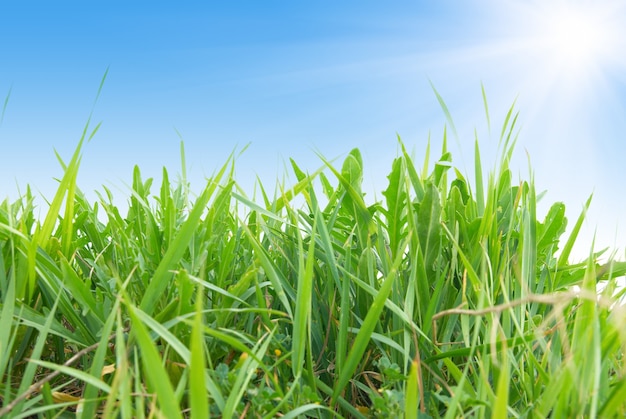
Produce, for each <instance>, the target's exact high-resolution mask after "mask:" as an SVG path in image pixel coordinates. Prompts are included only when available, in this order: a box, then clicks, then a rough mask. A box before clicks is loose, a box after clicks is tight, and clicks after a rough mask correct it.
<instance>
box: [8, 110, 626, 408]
mask: <svg viewBox="0 0 626 419" xmlns="http://www.w3.org/2000/svg"><path fill="white" fill-rule="evenodd" d="M516 120H517V115H516V114H515V112H514V110H513V109H511V110H510V111H509V113H508V115H507V117H506V119H505V121H504V122H503V124H502V127H501V129H499V130H498V132H501V139H500V144H501V146H500V147H501V150H500V152H501V157H500V159H499V161H498V162H497V163H496V164H494V165H493V169H489V170H486V169H484V167H485V166H484V165H483V163H482V162H481V159H480V152H479V147H478V143H477V144H476V153H475V169H474V173H473V174H472V177H473V178H475V182H473V184H470V182H468V180H467V179H466V175H464V174H462V173H461V172H460V171H458V170H457V169H455V168H454V165H453V164H452V157H451V154H450V153H449V152H448V150H447V147H446V138H445V137H444V139H443V141H442V142H441V155H440V156H439V157H438V158H436V159H434V160H433V161H431V159H430V157H429V156H430V152H431V150H430V149H429V150H425V153H424V156H425V158H424V160H423V162H422V161H420V163H419V164H420V165H421V166H418V163H416V162H415V161H414V160H413V159H412V158H411V157H410V156H409V155H408V154H407V152H406V151H405V148H404V146H403V145H402V143H400V146H401V150H402V152H401V153H400V154H399V156H398V158H397V159H396V160H395V161H394V162H393V165H392V167H391V168H390V172H389V176H388V186H387V187H386V189H385V190H384V191H383V194H382V196H383V198H382V199H381V201H380V202H376V203H373V204H369V205H368V204H367V203H366V201H365V200H364V194H363V191H362V189H361V187H362V184H361V182H362V176H363V170H364V168H363V164H362V159H361V155H360V152H359V151H358V150H356V149H355V150H352V151H351V152H350V153H349V154H348V156H347V158H346V159H345V161H344V162H343V164H341V167H339V166H334V165H332V164H331V163H329V162H327V161H326V160H324V159H323V158H321V159H320V165H321V166H322V169H320V170H319V171H316V172H315V173H311V174H309V173H304V172H303V171H302V170H300V168H299V167H298V165H297V164H296V162H293V161H291V165H292V168H293V173H294V175H295V177H296V179H297V182H296V183H295V184H294V185H277V186H275V187H274V186H272V190H268V189H267V188H266V185H258V194H257V196H256V197H249V196H246V194H245V193H244V191H242V190H241V189H240V188H239V187H238V185H237V183H236V180H235V179H234V176H233V173H234V167H235V162H234V160H233V158H231V159H229V160H228V161H226V162H225V164H224V166H223V167H221V168H220V169H218V170H217V171H216V172H215V174H214V175H213V176H212V177H211V178H210V179H207V182H206V186H205V187H204V189H203V190H200V191H191V190H190V188H189V186H188V183H187V180H186V178H185V169H184V168H185V159H184V150H183V148H182V145H181V157H182V165H183V171H182V174H181V176H180V180H179V181H177V182H173V181H172V180H171V179H170V175H169V174H168V172H167V171H166V170H165V169H164V170H163V177H162V183H161V184H160V185H158V186H156V185H152V180H151V179H143V178H142V176H141V173H140V169H139V168H136V169H135V171H134V173H133V174H132V193H130V194H129V197H128V209H127V212H126V213H125V214H122V213H121V211H120V208H118V207H117V206H115V205H114V204H113V196H112V193H111V192H110V191H109V190H108V189H106V188H103V189H102V190H101V191H100V192H99V197H100V198H99V199H98V200H97V202H89V201H88V200H87V199H86V198H85V196H84V194H83V193H82V192H81V190H80V189H79V187H78V185H77V184H76V178H77V173H78V170H79V163H80V160H81V150H82V146H83V144H84V142H85V141H88V140H89V139H90V138H91V136H93V134H95V130H94V131H93V132H92V131H90V130H88V129H87V128H86V129H85V135H84V136H83V138H82V139H81V140H80V142H79V144H78V146H77V148H76V151H75V153H74V155H73V156H72V157H71V159H70V160H69V161H63V160H61V159H59V160H60V161H61V164H62V166H63V168H64V175H63V177H62V178H61V179H60V181H59V187H58V191H57V193H56V195H55V196H54V197H52V199H51V200H50V201H49V205H47V207H46V208H45V210H44V216H42V217H41V219H40V218H39V217H37V216H35V211H36V208H35V206H34V197H33V195H32V193H31V191H30V190H26V191H25V193H24V195H23V196H22V197H21V198H20V199H18V200H17V201H15V202H9V201H8V200H5V201H4V202H2V204H1V205H0V297H1V298H0V301H1V305H0V417H7V418H10V417H15V418H26V417H36V416H39V417H46V418H53V417H82V418H92V417H95V416H101V417H107V418H110V417H124V418H130V417H137V418H141V417H163V418H180V417H191V418H204V417H215V418H218V417H224V418H232V417H252V418H255V417H259V418H273V417H283V418H295V417H319V418H325V417H383V418H395V417H406V418H418V417H420V418H427V417H433V418H437V417H446V418H453V417H466V416H467V417H479V418H482V417H499V418H503V417H528V418H535V417H537V418H544V417H552V418H562V417H603V418H607V417H615V416H624V415H626V375H625V373H626V369H625V368H626V367H625V365H624V359H623V354H624V350H625V348H626V311H625V309H624V306H623V305H622V304H621V303H619V300H620V299H621V298H622V297H623V294H624V292H625V291H624V289H623V288H620V287H619V286H618V285H617V281H616V278H618V277H620V276H623V275H624V274H625V273H626V263H625V262H610V261H609V262H608V263H606V264H602V265H600V264H598V263H597V262H596V260H597V258H598V256H599V255H597V254H593V253H592V243H589V249H590V256H589V259H588V261H587V262H586V263H580V264H570V263H569V262H568V259H569V255H570V252H571V250H572V247H573V245H574V243H575V241H576V239H577V234H578V231H579V229H580V227H581V223H582V220H583V217H584V212H583V214H581V215H580V216H578V217H577V218H573V227H572V228H571V233H570V234H569V236H567V237H563V235H564V232H565V228H566V223H567V219H566V213H565V206H564V205H563V204H562V203H555V204H554V205H552V206H551V207H550V209H549V211H548V212H547V215H546V216H545V218H544V217H541V219H538V218H537V213H536V204H537V200H538V197H537V194H536V190H535V185H534V183H533V180H532V179H530V180H521V181H519V180H517V179H514V178H513V176H512V173H511V171H510V170H509V166H508V164H509V161H510V158H511V155H512V153H513V149H514V144H515V140H516V128H515V123H516ZM96 130H97V128H96ZM438 148H439V147H438ZM590 201H591V199H590ZM296 202H300V204H298V205H296V204H295V203H296ZM589 204H590V202H587V205H589Z"/></svg>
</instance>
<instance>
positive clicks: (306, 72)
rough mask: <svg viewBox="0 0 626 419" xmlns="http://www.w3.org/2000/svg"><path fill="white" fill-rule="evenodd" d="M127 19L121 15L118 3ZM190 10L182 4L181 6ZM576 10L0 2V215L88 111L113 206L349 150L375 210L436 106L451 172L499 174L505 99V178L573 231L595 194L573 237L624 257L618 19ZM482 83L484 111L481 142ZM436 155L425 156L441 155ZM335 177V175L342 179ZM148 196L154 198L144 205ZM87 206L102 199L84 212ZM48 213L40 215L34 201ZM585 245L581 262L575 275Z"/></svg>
mask: <svg viewBox="0 0 626 419" xmlns="http://www.w3.org/2000/svg"><path fill="white" fill-rule="evenodd" d="M128 3H131V2H128ZM181 4H182V3H181ZM623 4H624V3H623V2H617V1H611V0H605V1H599V2H588V1H569V2H567V1H559V0H552V1H551V0H544V1H531V0H527V1H513V0H499V1H495V0H469V1H465V2H452V1H437V2H433V1H412V2H408V1H396V2H374V1H362V2H356V1H345V2H331V1H318V2H285V1H282V2H279V1H265V2H252V1H239V2H203V3H194V2H186V3H185V4H184V5H177V6H171V5H169V4H167V3H165V2H132V4H130V5H129V4H127V3H126V2H98V3H96V2H74V3H72V2H63V1H61V2H55V3H54V4H49V3H44V2H31V1H24V2H19V3H17V2H15V4H9V3H8V2H3V3H0V39H2V43H1V44H0V99H2V102H4V98H5V97H6V96H7V95H8V94H9V92H10V98H9V101H8V105H7V108H6V112H5V115H4V119H3V121H2V125H0V150H2V160H1V161H2V164H0V199H3V198H4V197H7V196H8V197H10V198H12V199H15V198H16V197H17V196H18V187H19V188H22V190H23V188H24V186H25V185H26V184H30V185H31V186H32V187H34V188H35V190H36V191H37V193H39V194H40V195H42V196H44V197H48V198H49V197H51V196H52V194H53V191H54V190H55V181H54V177H59V176H60V174H61V169H60V167H59V165H58V163H57V161H56V158H55V156H54V150H57V151H58V152H59V153H60V154H61V156H64V157H65V158H69V156H70V155H71V152H72V151H73V149H74V147H75V145H76V142H77V141H78V139H79V137H80V134H81V131H82V129H83V126H84V124H85V122H86V120H87V118H88V116H89V113H90V111H91V108H92V105H93V101H94V98H95V95H96V92H97V90H98V86H99V83H100V80H101V78H102V76H103V74H104V72H105V70H106V69H107V68H108V69H109V73H108V77H107V80H106V82H105V85H104V88H103V91H102V94H101V96H100V98H99V100H98V102H97V104H96V105H95V109H94V113H93V121H94V122H100V121H102V126H101V128H100V130H99V132H98V133H97V135H96V137H95V138H94V139H93V140H92V141H91V142H90V143H89V144H87V146H86V147H85V149H84V156H83V161H82V166H81V171H80V174H79V186H80V187H81V189H82V190H83V191H85V192H87V193H88V194H90V193H91V192H92V191H94V190H101V188H100V186H101V185H103V184H104V185H106V186H107V187H109V188H110V189H112V190H113V192H114V193H115V195H116V196H117V198H119V199H120V200H121V201H122V202H123V201H124V200H125V198H126V197H127V195H128V189H127V187H126V186H125V185H126V184H128V183H130V181H131V175H132V168H133V166H134V165H135V164H137V165H139V167H140V168H141V169H142V172H143V173H144V175H145V176H154V177H157V178H158V177H159V174H160V171H161V168H162V167H163V166H166V167H167V168H168V169H169V171H170V174H174V173H180V159H179V142H180V138H179V136H178V134H177V132H178V133H180V135H181V136H182V138H183V140H184V142H185V148H186V151H187V163H188V167H189V176H190V179H191V181H192V187H193V186H194V185H195V187H196V190H198V191H199V190H200V189H201V188H202V185H203V179H204V178H205V177H206V176H210V175H211V173H212V172H213V171H214V170H215V169H216V168H218V167H219V166H220V165H221V164H223V162H224V161H225V159H226V157H227V156H228V155H229V154H230V152H231V151H233V149H241V148H242V147H243V146H245V145H246V144H250V146H249V148H248V149H247V150H246V152H245V153H244V154H243V155H241V156H240V157H239V158H238V160H237V179H238V180H239V182H240V183H241V184H242V185H243V186H244V187H245V188H246V189H247V190H248V191H249V192H251V191H252V188H253V185H254V182H255V178H256V176H258V177H260V178H261V180H262V181H263V183H264V185H266V186H268V185H271V186H273V185H274V184H275V181H276V179H283V176H284V175H285V164H286V162H287V161H288V158H289V157H293V158H294V159H295V160H296V161H297V162H298V163H299V164H300V165H301V166H302V167H303V168H305V169H308V170H311V171H312V170H314V169H316V168H317V167H319V166H320V165H321V162H320V160H319V159H318V157H317V156H316V152H320V153H322V154H323V155H324V156H326V157H327V158H335V157H337V158H339V159H341V158H342V157H343V156H345V155H346V153H347V152H348V151H349V150H350V149H352V148H353V147H359V148H360V149H361V151H362V153H363V157H364V164H365V172H366V175H365V184H364V187H365V190H367V191H369V193H368V196H369V197H370V199H371V200H373V199H374V198H375V197H380V196H381V194H380V193H381V191H382V190H384V188H385V187H386V182H387V179H386V175H387V174H388V172H389V169H390V167H391V166H390V164H391V161H392V160H393V158H394V157H395V156H396V154H397V140H396V135H397V134H398V135H400V136H401V137H402V139H403V141H404V142H405V144H406V145H407V147H408V148H409V149H410V150H414V153H415V156H416V160H417V161H418V162H421V161H422V158H423V153H424V151H425V148H426V143H427V141H428V137H429V135H430V137H431V143H432V145H433V148H434V149H435V150H437V149H438V148H439V146H440V144H441V137H442V132H443V127H444V124H445V123H446V119H445V116H444V114H443V112H442V110H441V108H440V107H439V104H438V102H437V99H436V97H435V95H434V94H433V92H432V89H431V86H430V82H432V83H433V84H434V86H435V87H436V88H437V90H438V91H439V93H440V94H441V95H442V97H443V98H444V100H445V101H446V103H447V105H448V107H449V109H450V112H451V114H452V117H453V119H454V121H455V125H456V128H457V134H458V135H457V137H452V138H451V139H450V148H451V151H452V152H453V159H454V162H455V163H456V164H457V165H458V166H459V167H460V168H461V170H462V171H466V172H470V171H471V170H470V169H471V168H472V161H473V154H472V149H473V142H474V132H475V131H476V132H477V133H478V136H479V138H480V145H481V149H482V152H483V161H484V163H485V164H486V165H488V166H492V165H493V164H494V163H495V151H496V148H497V145H498V136H499V135H498V134H499V129H500V126H501V124H502V122H503V120H504V116H505V114H506V112H507V111H508V109H509V107H510V106H511V104H512V103H513V101H514V100H517V102H516V109H517V110H518V111H519V112H520V117H519V122H520V128H521V132H520V138H519V142H518V146H517V152H516V155H515V160H514V162H513V167H514V169H515V171H516V172H515V174H516V175H517V176H518V177H519V178H523V179H528V164H527V163H528V160H527V159H528V157H527V154H526V153H528V155H529V156H530V161H531V164H532V167H533V170H534V174H535V180H536V184H537V188H538V189H539V190H547V191H548V192H547V195H546V196H545V197H544V200H543V202H542V203H541V205H540V211H541V210H543V211H544V212H545V209H546V207H547V206H548V205H549V204H550V203H551V202H554V201H564V202H565V203H566V204H567V207H568V216H569V218H570V224H573V222H574V220H575V219H576V217H577V216H578V214H579V212H580V210H581V208H582V204H583V202H584V201H585V200H586V199H587V197H588V196H589V194H591V193H592V192H593V193H594V201H593V203H592V209H591V211H590V213H589V217H588V220H587V223H586V225H585V228H584V230H583V237H584V239H583V240H584V241H585V244H587V243H589V244H590V243H591V240H592V237H593V234H594V232H595V233H596V234H597V238H596V242H597V243H596V247H598V248H601V247H605V246H611V247H616V248H618V249H620V252H621V253H620V254H621V255H622V257H623V254H624V251H623V248H624V247H625V245H626V215H625V214H626V187H625V186H624V181H625V180H626V169H625V168H624V156H626V138H625V136H626V134H625V133H626V52H624V51H626V32H625V31H624V30H623V29H622V27H626V5H623ZM481 82H482V83H483V84H484V86H485V90H486V93H487V97H488V100H489V108H490V112H491V123H492V129H491V133H490V132H489V130H487V123H486V118H485V113H484V109H483V105H482V96H481ZM433 155H436V154H433ZM340 161H341V160H338V164H340ZM156 191H157V189H155V192H156ZM89 196H91V197H95V195H93V194H91V195H89ZM40 202H43V201H40ZM588 250H589V249H588V246H583V247H582V248H580V249H578V255H579V257H581V258H582V257H583V256H584V255H585V254H586V252H588Z"/></svg>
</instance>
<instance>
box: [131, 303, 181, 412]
mask: <svg viewBox="0 0 626 419" xmlns="http://www.w3.org/2000/svg"><path fill="white" fill-rule="evenodd" d="M126 307H127V308H128V314H129V316H130V319H131V325H132V333H133V335H134V336H135V337H136V338H137V344H138V346H139V350H140V351H141V364H142V366H143V369H142V370H143V372H144V374H145V376H146V378H147V381H148V383H149V385H150V387H151V388H152V389H153V390H154V392H155V395H156V398H157V400H158V405H159V407H160V410H161V412H162V414H163V415H164V416H165V417H167V418H172V419H176V418H181V419H182V415H181V412H180V407H179V405H178V402H177V398H176V396H175V395H174V389H173V388H172V383H171V381H170V377H169V375H168V373H167V370H166V369H165V367H164V366H163V360H162V359H161V356H160V355H159V351H157V349H156V347H155V345H154V342H153V341H152V339H151V338H150V334H149V333H148V330H147V329H146V327H145V326H144V324H143V322H142V321H141V320H140V319H139V317H138V316H137V312H136V308H135V307H133V305H132V304H126Z"/></svg>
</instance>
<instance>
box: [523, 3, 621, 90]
mask: <svg viewBox="0 0 626 419" xmlns="http://www.w3.org/2000/svg"><path fill="white" fill-rule="evenodd" d="M604 4H605V6H606V4H607V3H604ZM611 12H612V9H611V8H610V7H608V6H607V7H603V4H602V2H600V3H593V4H591V3H590V4H584V3H574V2H552V1H550V2H545V3H543V4H541V6H540V8H539V10H537V12H536V13H535V16H536V22H535V25H531V26H530V27H531V28H532V29H531V30H533V32H534V33H533V35H532V37H533V38H534V40H535V42H536V48H537V51H538V52H541V53H542V54H543V57H544V58H543V61H544V63H545V65H546V66H547V69H548V70H549V71H551V72H553V73H556V74H558V77H564V76H565V77H567V78H569V79H578V81H582V79H588V78H590V77H592V76H593V75H592V73H593V72H595V71H598V70H600V71H601V70H603V69H605V67H606V65H607V63H608V62H610V61H611V60H612V58H613V56H617V55H619V54H620V53H621V51H620V50H619V45H618V41H619V40H620V39H621V38H620V35H623V33H620V32H623V30H622V31H620V30H619V28H618V27H617V26H616V25H615V23H614V22H613V21H612V16H611ZM556 74H555V75H556ZM585 81H588V80H585Z"/></svg>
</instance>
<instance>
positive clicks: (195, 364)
mask: <svg viewBox="0 0 626 419" xmlns="http://www.w3.org/2000/svg"><path fill="white" fill-rule="evenodd" d="M202 309H203V300H202V288H200V287H198V292H197V294H196V312H195V313H194V320H193V327H192V329H191V338H190V340H191V341H190V345H189V346H190V347H191V357H190V358H191V359H190V363H189V369H190V374H189V401H190V408H191V417H192V418H193V419H195V418H204V417H206V415H207V413H208V412H209V399H208V394H207V392H206V386H205V381H204V376H205V373H206V371H205V368H206V361H205V357H204V343H203V342H204V334H203V333H202V329H203V325H202Z"/></svg>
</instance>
